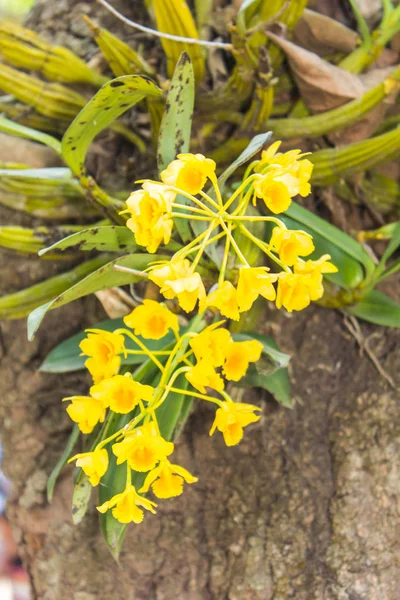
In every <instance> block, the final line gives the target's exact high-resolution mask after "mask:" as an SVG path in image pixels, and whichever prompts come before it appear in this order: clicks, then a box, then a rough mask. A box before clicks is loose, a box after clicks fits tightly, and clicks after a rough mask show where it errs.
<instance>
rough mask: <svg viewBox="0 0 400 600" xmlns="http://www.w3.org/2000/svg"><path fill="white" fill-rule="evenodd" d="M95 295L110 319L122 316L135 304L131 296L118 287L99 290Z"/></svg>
mask: <svg viewBox="0 0 400 600" xmlns="http://www.w3.org/2000/svg"><path fill="white" fill-rule="evenodd" d="M95 295H96V296H97V298H98V300H100V302H101V304H102V306H103V308H104V311H105V312H106V313H107V315H108V316H109V317H110V319H117V318H119V317H124V316H125V315H127V314H129V313H130V312H131V311H132V309H133V308H135V306H136V304H135V302H134V301H133V300H132V298H131V297H130V296H129V295H128V294H127V293H126V292H124V291H123V290H121V288H119V287H113V288H109V289H108V290H100V291H98V292H95Z"/></svg>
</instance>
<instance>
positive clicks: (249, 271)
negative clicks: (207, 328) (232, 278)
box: [237, 267, 278, 312]
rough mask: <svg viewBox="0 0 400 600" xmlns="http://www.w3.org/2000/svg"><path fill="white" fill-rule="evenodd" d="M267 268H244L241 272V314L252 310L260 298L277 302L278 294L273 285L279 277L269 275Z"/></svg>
mask: <svg viewBox="0 0 400 600" xmlns="http://www.w3.org/2000/svg"><path fill="white" fill-rule="evenodd" d="M268 271H269V269H268V268H267V267H242V268H241V269H240V271H239V281H238V287H237V298H238V303H239V310H240V312H244V311H246V310H250V308H251V307H252V306H253V303H254V302H255V301H256V300H257V298H258V296H262V297H263V298H265V299H266V300H275V297H276V292H275V288H274V286H273V285H272V284H273V283H274V282H275V281H277V279H278V276H277V275H271V274H270V273H268Z"/></svg>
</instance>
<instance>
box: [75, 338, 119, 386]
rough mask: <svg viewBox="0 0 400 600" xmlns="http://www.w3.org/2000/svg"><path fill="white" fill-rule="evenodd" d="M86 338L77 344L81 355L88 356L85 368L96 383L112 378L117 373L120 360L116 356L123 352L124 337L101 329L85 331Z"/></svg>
mask: <svg viewBox="0 0 400 600" xmlns="http://www.w3.org/2000/svg"><path fill="white" fill-rule="evenodd" d="M86 331H87V333H88V336H87V337H86V338H85V339H84V340H82V342H81V343H80V344H79V348H80V349H81V350H82V354H86V355H87V356H90V358H88V360H87V361H86V362H85V367H86V368H87V369H88V371H89V373H90V374H91V375H92V377H93V381H94V382H95V383H98V382H99V381H101V380H102V379H106V378H108V377H112V376H113V375H115V374H116V373H118V371H119V367H120V365H121V358H120V357H119V356H118V355H119V354H121V353H122V352H124V350H125V346H124V337H123V336H122V335H120V334H117V333H110V332H109V331H103V330H102V329H87V330H86Z"/></svg>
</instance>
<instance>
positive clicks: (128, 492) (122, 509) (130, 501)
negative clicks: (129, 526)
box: [97, 484, 157, 523]
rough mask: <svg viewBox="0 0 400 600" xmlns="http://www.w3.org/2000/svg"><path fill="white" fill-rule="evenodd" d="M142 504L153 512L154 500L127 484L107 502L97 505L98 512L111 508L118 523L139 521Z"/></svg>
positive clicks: (142, 513) (140, 519)
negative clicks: (148, 498)
mask: <svg viewBox="0 0 400 600" xmlns="http://www.w3.org/2000/svg"><path fill="white" fill-rule="evenodd" d="M139 506H142V507H143V508H145V509H146V510H149V511H150V512H152V513H153V514H155V512H156V511H155V510H154V507H155V506H157V504H156V503H155V502H152V501H151V500H147V498H143V497H142V496H139V494H138V493H137V491H136V490H135V488H134V487H133V485H132V484H128V485H127V486H126V488H125V490H124V491H123V492H122V493H121V494H116V495H115V496H113V497H112V498H110V500H107V502H104V504H102V505H101V506H98V507H97V510H98V511H99V512H100V513H105V512H107V511H108V510H110V509H112V514H113V517H114V518H115V519H117V521H119V522H120V523H141V522H142V521H143V517H144V511H143V510H141V509H140V508H139Z"/></svg>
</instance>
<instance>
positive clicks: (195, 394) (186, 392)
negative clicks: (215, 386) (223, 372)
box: [169, 387, 221, 406]
mask: <svg viewBox="0 0 400 600" xmlns="http://www.w3.org/2000/svg"><path fill="white" fill-rule="evenodd" d="M169 391H170V392H176V393H177V394H183V395H184V396H193V398H200V399H201V400H207V401H208V402H212V403H213V404H218V406H221V401H220V400H217V398H213V397H212V396H207V395H206V394H199V393H198V392H189V391H188V390H181V389H180V388H176V387H171V388H170V390H169Z"/></svg>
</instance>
